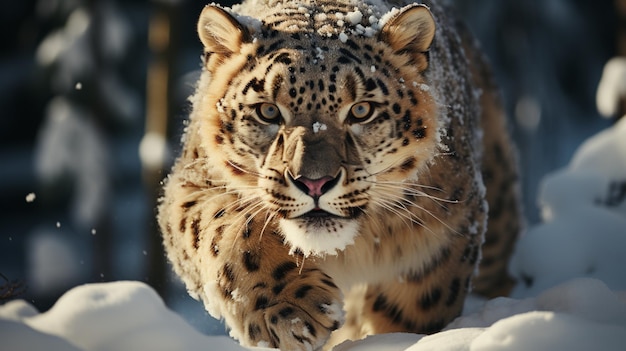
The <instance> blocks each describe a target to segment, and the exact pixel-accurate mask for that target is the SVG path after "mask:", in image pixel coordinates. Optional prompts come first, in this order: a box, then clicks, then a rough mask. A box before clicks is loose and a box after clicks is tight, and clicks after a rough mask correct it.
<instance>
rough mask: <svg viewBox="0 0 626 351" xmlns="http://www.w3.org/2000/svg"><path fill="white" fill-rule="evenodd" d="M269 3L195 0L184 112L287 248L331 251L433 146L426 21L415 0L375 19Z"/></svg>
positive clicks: (421, 164) (383, 205)
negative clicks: (255, 15) (230, 7)
mask: <svg viewBox="0 0 626 351" xmlns="http://www.w3.org/2000/svg"><path fill="white" fill-rule="evenodd" d="M281 6H283V7H280V6H278V5H277V8H276V9H275V11H274V13H272V14H270V15H267V16H264V17H263V18H262V19H260V20H256V19H252V18H251V17H245V16H241V15H239V16H238V15H235V14H232V13H230V12H229V11H227V10H225V9H222V8H220V7H217V6H207V7H206V8H205V9H204V11H203V12H202V15H201V17H200V21H199V23H198V32H199V36H200V39H201V41H202V43H203V45H204V48H205V56H204V73H203V76H202V78H201V80H200V83H199V87H198V93H197V94H196V95H195V97H194V98H193V99H194V100H193V103H194V114H195V117H194V118H196V119H199V120H200V122H199V123H200V124H201V127H200V128H199V129H198V133H199V136H200V138H201V139H202V140H203V144H204V148H205V149H206V150H207V153H208V154H209V159H210V160H211V163H212V164H213V166H214V168H219V167H221V168H223V169H224V170H225V171H224V173H223V178H224V179H223V182H224V185H223V186H224V187H225V188H228V189H229V191H233V192H238V193H239V195H240V196H241V197H244V198H246V199H249V203H250V208H251V210H250V213H251V214H254V215H260V214H264V215H265V216H266V218H267V220H268V222H269V221H272V222H277V223H278V224H279V228H280V232H281V233H282V235H284V237H285V241H286V243H288V244H289V245H290V246H291V248H292V251H294V252H300V253H302V254H304V255H305V256H308V255H317V256H322V255H325V254H333V253H336V252H337V250H342V249H344V248H345V247H346V246H347V245H350V244H351V243H353V241H354V238H355V236H356V235H358V232H359V227H360V224H362V221H368V220H374V219H375V218H376V217H377V216H384V215H385V213H386V215H389V213H393V208H392V211H391V212H389V211H387V212H385V210H386V209H387V210H388V209H389V208H390V207H391V206H390V205H389V203H390V202H389V201H393V197H395V198H397V199H401V198H402V196H403V190H402V189H403V186H401V184H402V183H404V182H409V181H415V180H416V179H417V178H418V177H420V174H421V173H422V172H423V171H424V169H425V168H426V166H427V165H428V163H429V161H431V160H432V158H433V154H434V153H435V151H436V149H437V144H438V130H437V129H438V128H437V117H436V113H437V109H436V104H435V102H434V101H435V99H434V97H433V96H431V92H430V90H429V88H428V85H427V84H426V83H427V82H426V80H425V78H424V72H425V71H426V70H427V68H428V64H429V62H428V49H429V47H430V45H431V42H432V40H433V37H434V32H435V24H434V20H433V17H432V15H431V13H430V11H429V10H428V8H427V7H425V6H422V5H411V6H408V7H405V8H403V9H401V10H399V11H398V10H395V11H393V12H390V13H388V14H387V15H386V17H387V18H388V20H386V21H385V22H384V23H383V20H380V21H378V22H376V23H373V20H372V17H370V18H360V19H359V18H357V19H359V21H356V20H355V16H354V15H353V16H351V17H348V16H342V15H340V10H341V9H338V10H337V11H328V10H326V11H325V12H321V10H320V9H319V8H313V7H311V8H305V9H304V10H303V8H302V6H300V7H298V8H292V9H289V8H284V6H287V5H285V4H282V5H281ZM311 6H314V5H311ZM266 10H267V9H266ZM353 10H354V8H353V7H350V8H348V7H346V8H345V11H344V13H348V12H349V11H353ZM363 11H365V9H364V10H363ZM363 13H365V12H363ZM340 17H341V18H343V23H342V26H341V27H338V24H337V23H339V21H341V18H340ZM357 17H358V16H357ZM363 17H365V16H363ZM380 18H385V16H381V17H380ZM382 189H384V191H383V190H382ZM381 194H385V196H391V197H392V200H389V199H385V198H383V197H381V196H382V195H381Z"/></svg>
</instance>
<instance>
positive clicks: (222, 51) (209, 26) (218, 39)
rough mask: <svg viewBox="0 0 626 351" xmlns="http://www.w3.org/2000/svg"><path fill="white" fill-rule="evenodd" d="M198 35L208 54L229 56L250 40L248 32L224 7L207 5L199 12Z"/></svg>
mask: <svg viewBox="0 0 626 351" xmlns="http://www.w3.org/2000/svg"><path fill="white" fill-rule="evenodd" d="M198 36H199V37H200V41H201V42H202V44H203V45H204V50H205V52H206V53H208V54H219V55H224V56H229V55H230V54H232V53H236V52H239V49H240V48H241V44H243V43H246V42H250V32H249V31H248V29H246V28H245V27H244V26H243V25H242V24H241V23H239V22H238V21H237V20H236V19H235V18H234V17H233V16H231V15H230V14H229V13H228V12H226V11H225V10H224V9H222V8H219V7H217V6H215V5H207V6H206V7H205V8H204V10H202V13H201V14H200V20H199V21H198Z"/></svg>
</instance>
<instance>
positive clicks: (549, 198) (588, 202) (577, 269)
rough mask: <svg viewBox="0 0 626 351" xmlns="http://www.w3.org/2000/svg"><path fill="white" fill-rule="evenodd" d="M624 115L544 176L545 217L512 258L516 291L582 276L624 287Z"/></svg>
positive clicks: (542, 199)
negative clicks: (516, 280) (562, 165)
mask: <svg viewBox="0 0 626 351" xmlns="http://www.w3.org/2000/svg"><path fill="white" fill-rule="evenodd" d="M624 189H626V119H624V118H622V119H621V120H620V121H619V122H618V123H617V124H616V125H614V126H613V127H612V128H609V129H607V130H605V131H602V132H600V133H598V134H597V135H595V136H593V137H591V138H590V139H588V140H587V141H586V142H585V143H583V144H582V145H581V146H580V147H579V149H578V150H577V152H576V153H575V154H574V156H573V157H572V160H571V162H570V164H569V166H568V167H566V168H565V169H562V170H559V171H556V172H553V173H551V174H549V175H547V176H546V177H544V179H543V181H542V184H541V189H540V193H539V196H538V202H539V206H540V209H541V217H542V220H543V222H542V223H540V224H538V225H537V226H535V227H533V228H530V229H529V230H528V232H527V233H526V235H525V236H523V237H522V238H521V239H520V241H519V243H518V245H517V250H516V253H515V255H514V257H513V259H512V262H511V270H512V273H513V274H514V275H515V276H517V277H518V278H519V279H520V280H521V281H526V282H527V283H526V284H519V285H518V286H517V287H516V289H515V291H514V292H513V295H514V296H527V295H529V294H530V295H533V294H536V293H538V292H540V291H542V290H544V289H546V288H548V287H550V286H554V285H555V284H559V283H562V282H564V281H566V280H568V279H571V278H574V277H580V276H587V277H594V278H597V279H600V280H602V281H604V282H605V283H606V284H607V285H608V286H609V287H610V288H612V289H615V290H626V279H624V273H623V270H622V268H621V267H624V266H626V256H625V255H624V254H623V250H624V248H625V247H626V192H625V191H624Z"/></svg>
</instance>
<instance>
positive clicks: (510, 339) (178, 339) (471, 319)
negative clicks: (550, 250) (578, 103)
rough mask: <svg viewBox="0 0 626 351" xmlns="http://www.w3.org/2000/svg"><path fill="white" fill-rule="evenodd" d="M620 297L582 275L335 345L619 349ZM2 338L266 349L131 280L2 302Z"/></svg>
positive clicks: (13, 345) (60, 345) (624, 340)
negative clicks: (423, 327) (193, 321)
mask: <svg viewBox="0 0 626 351" xmlns="http://www.w3.org/2000/svg"><path fill="white" fill-rule="evenodd" d="M624 300H625V299H624V298H621V299H620V297H619V296H618V295H617V294H616V293H614V292H612V291H611V290H609V289H608V287H607V286H606V285H605V284H604V283H602V282H601V281H599V280H594V279H588V278H581V279H577V280H573V281H571V282H568V283H566V284H563V285H560V286H557V287H555V288H552V289H550V290H548V291H546V292H544V293H542V294H541V295H539V296H538V297H537V298H528V299H525V300H515V299H496V300H493V301H490V302H487V303H485V304H484V306H483V307H482V309H481V310H480V311H478V312H476V313H472V314H468V315H464V316H462V317H460V318H458V319H457V320H456V321H455V322H454V323H453V324H452V325H451V326H450V327H449V328H448V329H447V330H445V331H442V332H440V333H437V334H433V335H429V336H423V335H417V334H405V333H397V334H384V335H376V336H371V337H368V338H366V339H364V340H359V341H346V342H344V343H342V344H340V345H338V346H336V347H335V348H334V350H335V351H370V350H378V351H396V350H397V351H402V350H406V351H422V350H432V349H437V350H450V351H452V350H512V351H515V350H565V349H566V350H591V349H594V350H621V349H622V347H623V345H625V344H626V301H624ZM0 339H1V340H3V347H7V346H8V349H11V350H48V351H61V350H83V351H87V350H108V351H115V350H148V349H150V350H200V349H203V350H216V351H217V350H219V351H233V350H268V349H266V348H244V347H241V346H239V345H238V344H237V343H236V342H235V341H234V340H232V339H230V338H227V337H225V336H207V335H203V334H201V333H199V332H198V331H196V330H195V329H193V328H192V327H191V326H189V325H188V324H187V323H186V322H185V321H184V320H183V319H182V318H181V317H180V316H178V315H177V314H175V313H173V312H172V311H170V310H169V309H168V308H167V307H166V306H165V305H164V303H163V301H162V300H161V298H160V297H159V296H158V295H157V294H156V292H155V291H154V290H152V288H150V287H148V286H147V285H145V284H144V283H141V282H135V281H119V282H112V283H98V284H87V285H82V286H79V287H76V288H74V289H72V290H70V291H68V292H66V293H65V294H64V295H63V296H62V297H61V298H60V299H59V300H58V301H57V303H56V304H55V305H54V306H53V307H52V308H51V309H50V310H49V311H47V312H44V313H39V312H37V311H36V310H35V308H34V307H32V306H31V305H30V304H29V303H27V302H25V301H23V300H16V301H12V302H9V303H7V304H5V305H4V306H2V307H0Z"/></svg>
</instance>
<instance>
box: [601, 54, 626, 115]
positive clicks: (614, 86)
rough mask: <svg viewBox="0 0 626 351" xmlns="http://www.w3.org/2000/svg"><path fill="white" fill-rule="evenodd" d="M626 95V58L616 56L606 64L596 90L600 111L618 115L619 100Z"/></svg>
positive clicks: (604, 113)
mask: <svg viewBox="0 0 626 351" xmlns="http://www.w3.org/2000/svg"><path fill="white" fill-rule="evenodd" d="M624 97H626V58H624V57H616V58H613V59H611V60H609V62H607V64H606V65H605V66H604V71H603V72H602V79H601V80H600V84H599V85H598V90H597V92H596V105H597V106H598V111H600V113H601V114H602V115H603V116H605V117H611V116H614V115H616V114H617V112H618V111H617V108H618V105H619V100H620V98H621V99H623V98H624Z"/></svg>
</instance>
